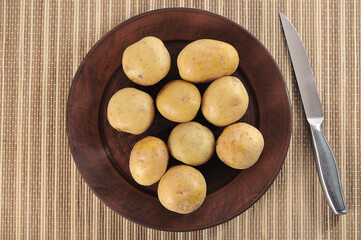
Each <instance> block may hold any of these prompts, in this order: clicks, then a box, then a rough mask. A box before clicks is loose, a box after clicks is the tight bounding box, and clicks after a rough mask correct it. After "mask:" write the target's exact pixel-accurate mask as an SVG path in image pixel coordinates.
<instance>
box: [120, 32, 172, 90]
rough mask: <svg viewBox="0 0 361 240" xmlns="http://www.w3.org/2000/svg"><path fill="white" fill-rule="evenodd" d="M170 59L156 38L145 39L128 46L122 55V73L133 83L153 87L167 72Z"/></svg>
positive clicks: (161, 43) (165, 49)
mask: <svg viewBox="0 0 361 240" xmlns="http://www.w3.org/2000/svg"><path fill="white" fill-rule="evenodd" d="M170 64H171V59H170V55H169V52H168V50H167V48H166V47H165V46H164V44H163V42H162V41H161V40H160V39H159V38H156V37H152V36H149V37H145V38H143V39H141V40H139V41H138V42H136V43H134V44H132V45H130V46H128V47H127V48H126V49H125V50H124V53H123V58H122V66H123V70H124V73H125V74H126V75H127V77H128V78H129V79H130V80H132V81H133V82H135V83H137V84H139V85H142V86H150V85H154V84H156V83H157V82H159V81H160V80H161V79H163V78H164V77H165V76H166V75H167V74H168V72H169V69H170Z"/></svg>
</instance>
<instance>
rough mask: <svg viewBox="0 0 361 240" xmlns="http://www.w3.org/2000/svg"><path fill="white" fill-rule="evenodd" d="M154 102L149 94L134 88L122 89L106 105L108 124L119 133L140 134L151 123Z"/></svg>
mask: <svg viewBox="0 0 361 240" xmlns="http://www.w3.org/2000/svg"><path fill="white" fill-rule="evenodd" d="M154 111H155V110H154V102H153V99H152V97H151V96H149V94H147V93H145V92H142V91H140V90H138V89H135V88H123V89H121V90H119V91H118V92H116V93H115V94H114V95H113V96H112V98H111V99H110V101H109V103H108V111H107V117H108V121H109V124H110V125H111V126H112V127H113V128H115V129H116V130H118V131H119V132H127V133H132V134H140V133H143V132H145V131H146V130H147V129H148V128H149V126H150V125H151V124H152V122H153V118H154Z"/></svg>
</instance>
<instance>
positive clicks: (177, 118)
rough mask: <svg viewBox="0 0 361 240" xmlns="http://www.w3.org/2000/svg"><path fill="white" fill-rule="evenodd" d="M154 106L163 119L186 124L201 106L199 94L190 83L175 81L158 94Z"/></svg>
mask: <svg viewBox="0 0 361 240" xmlns="http://www.w3.org/2000/svg"><path fill="white" fill-rule="evenodd" d="M156 105H157V108H158V110H159V112H160V113H161V114H162V115H163V117H165V118H167V119H169V120H171V121H173V122H188V121H191V120H192V119H193V118H194V117H195V116H196V115H197V112H198V110H199V107H200V106H201V94H200V92H199V90H198V88H197V87H196V86H194V85H193V84H192V83H189V82H186V81H182V80H175V81H172V82H170V83H168V84H166V85H165V86H164V87H163V88H162V89H161V90H160V92H159V93H158V96H157V100H156Z"/></svg>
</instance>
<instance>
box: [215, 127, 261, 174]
mask: <svg viewBox="0 0 361 240" xmlns="http://www.w3.org/2000/svg"><path fill="white" fill-rule="evenodd" d="M263 147H264V140H263V136H262V134H261V132H260V131H258V129H257V128H255V127H253V126H251V125H249V124H247V123H235V124H232V125H230V126H228V127H226V128H225V129H224V131H223V132H222V134H221V135H220V136H219V138H218V140H217V146H216V151H217V155H218V157H219V159H221V161H222V162H224V163H225V164H227V165H228V166H230V167H232V168H235V169H246V168H249V167H251V166H252V165H253V164H255V163H256V162H257V160H258V159H259V157H260V155H261V153H262V151H263Z"/></svg>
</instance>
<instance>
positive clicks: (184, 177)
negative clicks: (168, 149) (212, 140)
mask: <svg viewBox="0 0 361 240" xmlns="http://www.w3.org/2000/svg"><path fill="white" fill-rule="evenodd" d="M206 193H207V185H206V180H205V179H204V177H203V175H202V173H201V172H200V171H198V170H197V169H195V168H193V167H190V166H186V165H178V166H174V167H172V168H170V169H169V170H168V171H167V172H166V173H165V174H164V175H163V177H162V179H161V180H160V182H159V185H158V198H159V201H160V203H161V204H162V205H163V206H164V207H165V208H167V209H168V210H170V211H173V212H177V213H181V214H187V213H191V212H193V211H195V210H197V209H198V208H199V207H200V206H201V205H202V203H203V201H204V199H205V197H206Z"/></svg>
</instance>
